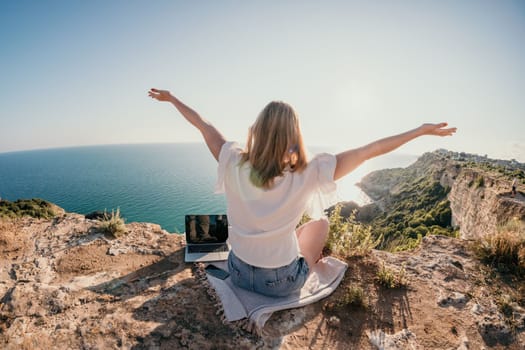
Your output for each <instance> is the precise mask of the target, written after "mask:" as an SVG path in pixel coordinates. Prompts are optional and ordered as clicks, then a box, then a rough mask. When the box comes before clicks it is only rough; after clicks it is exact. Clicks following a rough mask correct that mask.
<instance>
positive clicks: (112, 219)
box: [99, 208, 126, 238]
mask: <svg viewBox="0 0 525 350" xmlns="http://www.w3.org/2000/svg"><path fill="white" fill-rule="evenodd" d="M99 228H100V230H101V231H102V232H104V233H107V234H109V235H111V236H113V237H115V238H118V237H120V236H122V235H123V234H125V233H126V225H125V223H124V219H123V218H122V217H120V208H117V210H116V211H114V210H111V214H108V213H107V211H106V210H104V219H103V220H102V221H101V222H100V226H99Z"/></svg>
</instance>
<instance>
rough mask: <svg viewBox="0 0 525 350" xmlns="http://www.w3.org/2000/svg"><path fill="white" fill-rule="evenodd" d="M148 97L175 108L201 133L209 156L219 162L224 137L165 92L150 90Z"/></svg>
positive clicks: (207, 122) (197, 114)
mask: <svg viewBox="0 0 525 350" xmlns="http://www.w3.org/2000/svg"><path fill="white" fill-rule="evenodd" d="M148 95H149V96H150V97H151V98H154V99H156V100H158V101H167V102H171V103H172V104H173V105H174V106H175V108H177V110H178V111H179V112H180V113H181V114H182V115H183V116H184V118H186V120H187V121H189V122H190V123H191V124H192V125H193V126H195V127H196V128H197V129H199V131H200V132H201V134H202V136H203V137H204V141H205V142H206V145H208V148H209V149H210V152H211V154H213V157H214V158H215V159H216V160H219V153H220V151H221V147H222V145H223V144H224V142H226V140H225V139H224V136H222V134H221V133H220V132H219V130H217V129H216V128H215V127H214V126H213V125H212V124H211V123H210V122H209V121H207V120H206V119H204V118H202V117H201V116H200V115H199V113H197V112H196V111H194V110H193V109H191V108H190V107H188V106H187V105H185V104H184V103H182V102H181V101H180V100H179V99H178V98H176V97H175V96H173V95H172V94H171V93H170V92H169V91H167V90H158V89H151V90H150V91H149V92H148Z"/></svg>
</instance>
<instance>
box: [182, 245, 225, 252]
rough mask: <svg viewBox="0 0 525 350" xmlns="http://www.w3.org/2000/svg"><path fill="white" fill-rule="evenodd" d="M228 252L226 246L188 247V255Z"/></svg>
mask: <svg viewBox="0 0 525 350" xmlns="http://www.w3.org/2000/svg"><path fill="white" fill-rule="evenodd" d="M226 251H228V245H227V244H199V245H189V246H188V252H189V253H212V252H226Z"/></svg>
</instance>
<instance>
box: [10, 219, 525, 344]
mask: <svg viewBox="0 0 525 350" xmlns="http://www.w3.org/2000/svg"><path fill="white" fill-rule="evenodd" d="M0 222H1V221H0ZM95 225H97V223H96V222H94V221H92V220H89V219H86V218H85V217H84V216H82V215H79V214H74V213H65V214H63V215H62V216H60V217H58V218H55V219H50V220H43V219H32V218H23V219H21V220H18V221H16V222H9V223H8V224H5V223H4V224H0V242H3V243H2V245H1V249H4V250H2V253H3V254H0V267H1V270H0V276H1V277H2V279H1V280H0V348H2V349H6V350H11V349H32V348H49V349H82V348H84V349H113V348H127V349H134V350H138V349H155V348H158V349H160V348H174V349H177V348H181V347H187V348H196V349H197V348H202V349H213V348H218V349H230V348H233V349H256V348H257V349H277V348H280V349H303V348H310V349H346V348H352V347H354V348H357V349H365V350H366V349H405V348H408V349H410V348H412V349H443V348H446V349H466V348H468V349H482V348H483V347H490V346H493V345H490V344H495V345H494V346H501V347H506V348H508V349H511V350H514V349H516V350H517V349H521V348H523V345H524V344H525V334H524V329H523V328H524V327H523V322H524V321H523V319H524V318H525V316H524V315H525V313H524V312H523V309H522V308H521V307H520V306H519V305H517V304H509V305H511V309H509V310H507V312H506V313H507V314H508V315H510V318H512V319H514V320H516V322H517V323H516V324H514V325H513V327H514V328H512V329H511V328H509V326H508V325H507V322H509V319H507V318H505V317H506V316H504V315H502V314H501V312H500V311H499V309H498V303H497V300H498V299H497V298H498V297H499V296H501V295H502V293H505V294H509V295H511V294H512V292H513V290H515V289H516V288H515V286H513V285H505V284H504V283H493V282H491V283H485V282H483V281H484V278H485V277H486V276H484V275H483V274H482V273H481V269H480V266H479V262H478V261H477V260H476V259H474V258H473V256H472V253H471V252H470V251H469V250H468V249H467V246H468V243H467V242H465V241H462V240H459V239H454V238H450V237H444V236H427V237H425V238H424V239H423V240H422V243H421V246H420V247H419V248H418V249H416V250H415V251H412V252H401V253H398V254H393V253H388V252H385V251H377V250H373V251H372V252H371V253H370V254H368V255H366V256H364V257H350V258H348V259H347V262H348V264H349V270H348V272H347V274H346V276H345V278H344V279H343V282H342V284H341V285H340V287H339V288H338V289H337V290H336V291H335V292H334V293H333V294H332V295H330V296H329V297H327V299H324V300H321V301H319V302H317V303H313V304H310V305H307V306H305V307H301V308H296V309H291V310H286V311H282V312H277V313H275V314H274V315H272V317H271V318H270V319H269V320H268V322H267V323H266V326H265V327H264V329H263V330H262V334H260V335H256V334H252V333H251V332H248V331H247V330H246V329H245V328H243V324H242V323H239V324H237V323H235V324H224V323H223V322H222V319H221V314H220V312H219V313H218V307H217V306H216V304H215V303H216V301H214V300H212V299H210V296H209V295H208V293H207V291H206V286H204V285H203V284H202V283H201V282H200V281H199V280H198V279H197V278H196V275H195V267H194V266H193V265H192V264H185V263H184V238H183V236H181V235H174V234H169V233H167V232H166V231H163V230H162V229H161V228H160V226H158V225H155V224H146V223H130V224H127V225H126V229H127V231H128V234H127V235H124V236H122V237H120V238H119V239H108V238H106V237H104V236H103V235H101V234H99V233H97V232H96V230H95V229H94V227H95ZM13 247H16V250H14V249H13ZM382 263H384V264H385V266H387V267H389V268H391V269H392V270H393V271H399V270H400V267H401V266H403V265H404V266H405V267H406V277H407V279H408V280H409V285H408V286H407V287H406V288H400V289H385V288H377V284H376V283H375V282H374V280H375V277H376V273H377V269H378V266H381V264H382ZM349 287H359V288H361V289H362V290H363V292H364V295H365V296H366V304H367V305H366V307H363V308H354V307H352V306H351V305H344V304H341V300H345V295H346V294H345V293H348V288H349ZM469 303H472V306H470V305H469ZM328 305H330V307H328ZM324 306H326V307H324ZM520 322H521V323H520ZM451 330H452V331H451ZM510 330H512V331H513V332H511V331H510ZM416 334H417V337H416ZM467 335H468V339H467V338H466V337H467Z"/></svg>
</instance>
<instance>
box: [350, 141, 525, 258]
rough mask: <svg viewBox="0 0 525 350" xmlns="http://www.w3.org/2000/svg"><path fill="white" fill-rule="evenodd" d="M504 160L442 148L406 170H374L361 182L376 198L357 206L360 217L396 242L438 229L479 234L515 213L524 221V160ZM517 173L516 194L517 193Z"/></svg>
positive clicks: (464, 234) (470, 235)
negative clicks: (515, 180)
mask: <svg viewBox="0 0 525 350" xmlns="http://www.w3.org/2000/svg"><path fill="white" fill-rule="evenodd" d="M501 162H502V161H500V160H491V159H488V158H486V157H479V156H475V155H468V154H465V153H461V154H459V153H454V152H448V151H443V150H441V151H435V152H432V153H426V154H424V155H423V156H421V157H420V158H419V159H418V160H417V161H416V162H415V163H414V164H412V165H410V166H409V167H407V168H404V169H401V168H398V169H385V170H379V171H375V172H372V173H370V174H368V175H367V176H365V177H364V178H363V179H362V181H361V183H359V184H358V185H359V186H360V187H361V188H362V189H363V191H364V192H365V193H366V194H368V195H369V196H370V197H371V198H372V199H373V200H374V203H372V204H370V205H368V206H366V207H364V208H358V209H357V212H358V213H357V217H358V219H360V220H361V221H363V222H367V223H371V224H372V225H373V226H374V228H375V229H376V231H377V232H382V233H384V235H385V239H386V241H387V242H388V241H389V240H392V241H393V242H394V243H395V244H394V247H398V246H400V245H401V244H400V242H401V243H403V242H406V241H407V240H408V241H410V239H411V237H412V238H414V237H418V235H419V236H420V238H421V237H423V236H425V235H426V234H435V233H439V234H445V235H449V236H459V237H460V238H464V239H479V238H481V237H483V236H486V235H487V234H491V233H494V232H496V230H497V228H498V226H501V225H503V224H505V223H506V222H507V221H509V220H511V219H513V218H517V219H518V220H522V221H523V220H525V196H524V193H525V173H524V172H523V169H524V168H525V165H524V164H521V163H518V162H515V161H514V162H506V163H501ZM500 164H504V165H505V167H502V166H501V165H500ZM515 177H517V178H518V180H519V181H518V188H517V190H518V194H517V195H516V196H515V197H513V196H511V183H512V180H513V179H514V178H515ZM385 228H388V229H386V230H385ZM455 230H459V232H455ZM434 231H435V232H434ZM415 240H416V241H417V243H419V240H420V239H419V240H417V239H415ZM409 248H410V246H409Z"/></svg>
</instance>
